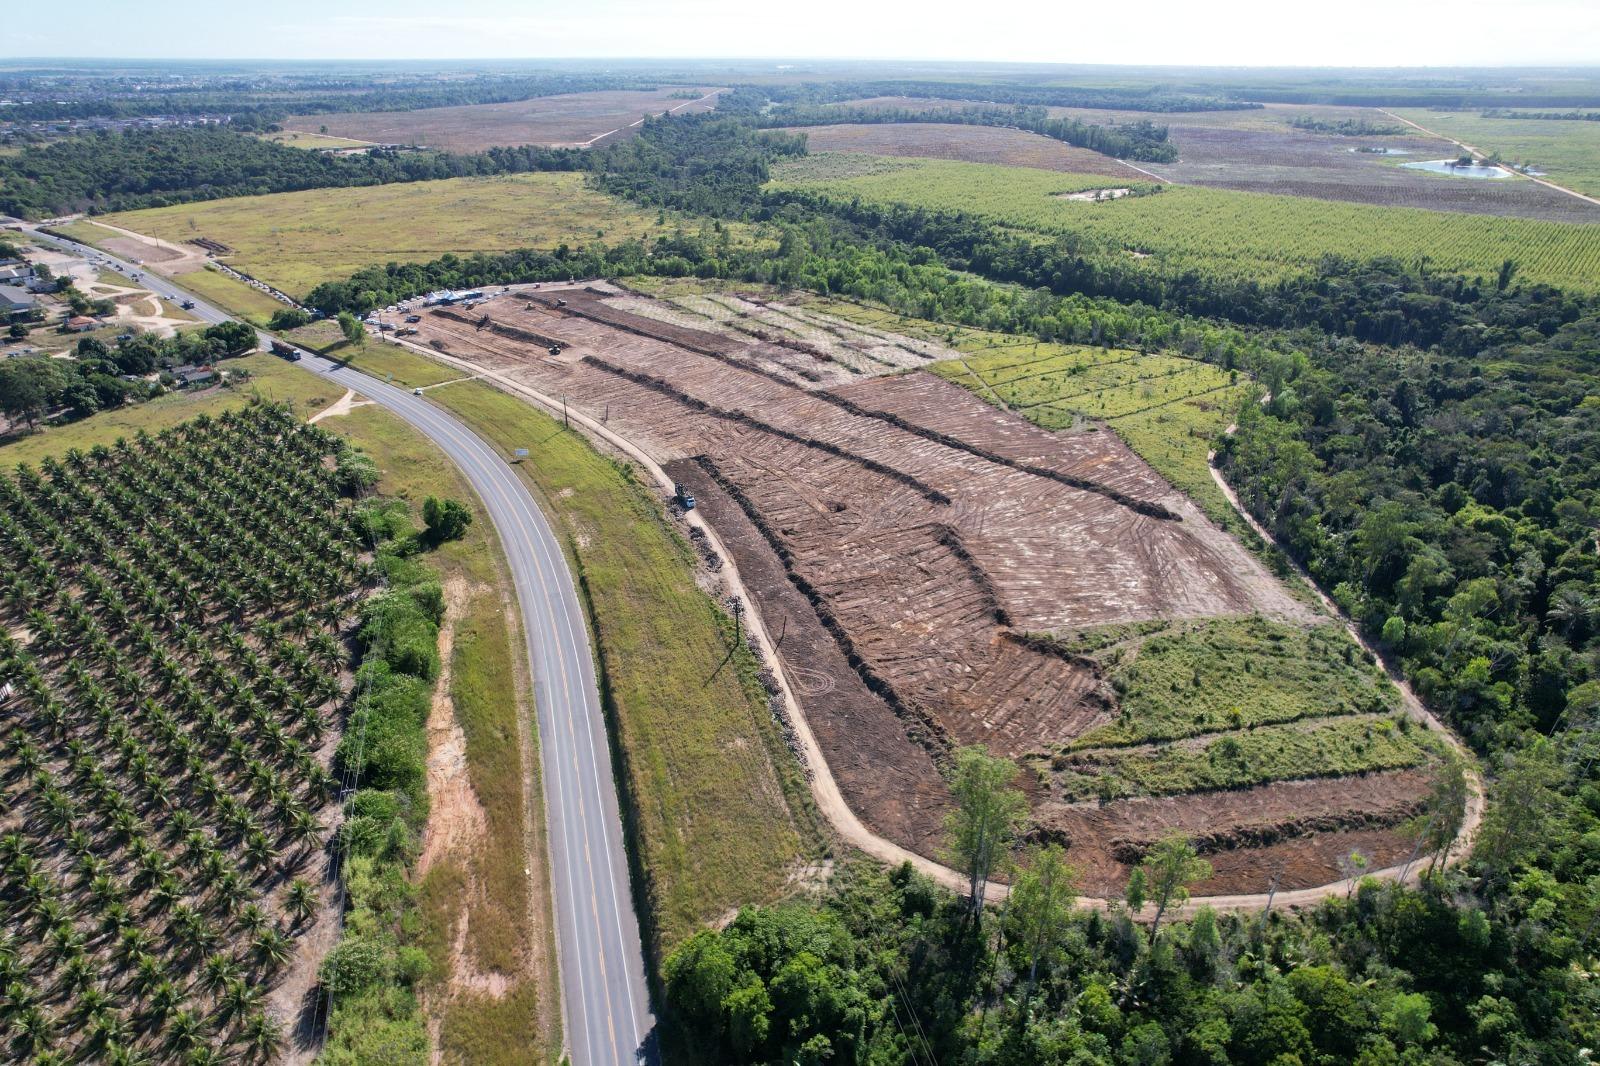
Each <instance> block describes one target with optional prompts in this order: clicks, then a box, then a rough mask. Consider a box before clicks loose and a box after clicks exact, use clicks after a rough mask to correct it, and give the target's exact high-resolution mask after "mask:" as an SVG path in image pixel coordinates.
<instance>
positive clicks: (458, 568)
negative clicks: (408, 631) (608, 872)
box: [321, 407, 560, 1066]
mask: <svg viewBox="0 0 1600 1066" xmlns="http://www.w3.org/2000/svg"><path fill="white" fill-rule="evenodd" d="M321 425H322V426H323V427H324V428H326V429H329V430H331V431H333V432H337V433H340V434H341V435H345V436H348V437H349V438H350V439H351V440H352V441H353V442H354V443H356V444H357V445H358V446H360V447H361V448H362V450H363V451H365V452H366V453H367V454H368V455H370V456H371V457H372V458H373V460H374V461H375V462H376V463H377V465H378V468H379V470H380V473H381V480H380V482H379V486H378V489H379V491H380V492H381V493H382V494H384V495H385V496H392V497H396V498H399V499H404V500H406V501H408V502H410V503H411V504H412V505H413V507H414V508H417V509H420V504H421V502H422V500H424V499H425V498H426V497H427V496H429V495H447V496H452V497H454V498H456V499H459V500H462V501H464V502H467V503H468V505H469V506H470V507H471V508H472V510H473V514H474V521H473V523H472V525H471V526H470V527H469V528H468V530H467V535H466V536H465V537H463V538H462V539H460V540H457V541H450V542H447V543H445V544H443V545H440V546H439V547H438V548H437V549H435V550H434V551H433V552H431V553H429V555H428V557H427V558H428V562H429V564H430V566H431V567H432V568H433V569H434V570H436V571H437V572H438V573H439V575H440V577H441V579H442V580H443V581H444V582H445V584H446V587H447V588H450V587H455V588H460V589H464V590H465V593H464V596H463V598H462V600H461V602H460V605H459V608H458V611H457V613H456V614H455V616H454V620H453V633H454V639H453V647H452V653H451V656H450V687H449V695H450V699H451V703H452V706H453V708H454V712H455V718H456V722H457V723H458V724H459V725H460V727H461V730H462V734H463V736H464V737H465V741H466V745H465V756H466V767H467V775H468V780H469V781H470V782H471V784H472V789H473V792H474V794H475V796H476V798H477V801H478V803H479V805H480V806H481V808H482V811H483V815H484V822H485V827H486V832H485V836H484V838H483V839H482V840H481V841H480V842H479V843H478V844H477V846H474V847H473V848H471V849H470V851H469V852H468V853H467V854H458V853H457V852H454V851H452V852H446V853H445V854H444V855H443V856H442V857H441V859H440V860H439V861H437V862H436V863H435V864H434V865H433V866H432V868H430V869H429V871H428V872H427V874H426V876H425V877H423V878H422V879H421V882H420V884H419V886H418V896H417V898H418V914H419V916H420V920H419V921H418V922H417V923H416V928H415V930H414V940H413V943H415V945H416V946H418V947H421V948H422V949H423V950H424V951H426V952H427V954H428V956H429V959H430V961H431V963H432V974H431V977H430V980H429V981H428V982H427V984H426V985H425V987H424V989H423V992H424V995H423V1001H424V1007H425V1010H426V1012H427V1013H428V1014H430V1015H431V1016H434V1017H436V1018H437V1020H438V1022H439V1032H440V1040H441V1044H442V1046H443V1047H444V1049H445V1052H446V1056H447V1061H450V1062H456V1063H462V1064H470V1066H480V1064H483V1066H488V1064H493V1063H500V1062H511V1061H520V1062H534V1061H548V1060H551V1059H552V1058H553V1057H554V1053H555V1049H558V1048H559V1047H560V1034H559V1025H560V1018H559V1013H560V1012H559V1009H558V1008H557V1007H556V1004H557V1003H558V1002H559V998H558V997H559V994H560V993H559V988H558V985H557V983H556V982H557V973H556V967H555V949H554V941H553V926H552V924H551V920H550V916H549V911H548V900H549V890H548V880H547V873H546V871H545V870H544V869H543V868H542V866H541V865H539V864H538V863H528V861H527V847H528V846H529V844H530V840H531V846H532V847H533V849H534V850H535V853H536V854H537V855H539V856H543V855H544V854H545V849H544V843H543V840H544V837H543V833H544V826H543V811H542V793H541V792H540V791H539V788H540V786H539V778H538V763H537V759H536V757H535V758H534V759H533V762H532V765H531V771H532V775H533V776H532V780H531V786H532V791H531V793H530V792H528V791H525V789H524V778H523V763H522V757H521V739H520V735H519V731H518V715H519V714H521V713H527V714H528V715H529V719H528V723H527V727H528V729H529V731H530V733H531V734H532V735H533V736H534V737H535V742H537V740H536V738H537V724H536V722H535V721H534V720H533V718H532V704H531V701H527V700H519V694H522V682H521V681H520V680H519V676H518V670H517V668H516V665H515V659H514V655H515V654H516V652H515V651H514V649H518V648H520V643H518V642H519V641H520V630H518V629H517V628H515V624H514V622H513V621H512V620H511V619H509V618H508V616H507V613H506V609H505V601H504V600H503V599H502V595H501V593H500V591H499V590H500V589H501V588H503V587H507V586H506V583H505V581H504V580H503V567H502V565H501V562H500V556H499V546H498V542H497V540H496V538H495V536H494V532H493V529H492V527H491V526H490V525H489V524H488V519H487V517H486V516H485V514H484V512H483V509H482V506H481V504H480V503H479V501H478V500H477V498H476V496H474V495H473V493H472V491H471V489H470V487H469V486H468V485H467V483H466V481H465V479H464V478H463V477H462V476H461V474H460V472H459V471H458V470H457V469H456V468H455V467H454V466H453V465H452V464H451V463H450V462H448V461H447V460H446V459H445V458H444V457H443V456H442V455H441V454H440V453H439V451H438V450H437V449H436V448H434V447H433V446H432V445H431V444H430V443H429V442H428V441H426V440H425V439H423V438H422V437H420V436H418V435H417V434H416V433H415V432H414V431H413V430H412V429H411V428H410V427H408V426H407V425H406V424H405V423H404V422H402V421H401V420H400V419H398V418H396V417H395V416H393V415H391V414H389V413H388V412H386V411H384V410H382V409H381V408H377V407H360V408H356V409H354V410H352V411H351V412H350V414H348V415H344V416H339V417H335V418H330V419H326V420H324V421H323V422H322V423H321ZM530 754H532V753H530ZM530 804H531V805H532V808H531V809H532V810H533V811H534V813H535V825H534V826H533V827H532V832H531V834H530V833H529V832H528V829H529V827H528V826H527V824H526V812H527V811H528V810H529V805H530ZM525 867H526V868H530V869H533V870H534V873H533V875H532V879H533V880H532V884H530V877H529V875H528V874H525V873H524V869H525ZM530 897H531V898H534V899H536V900H537V901H539V903H540V905H541V906H542V907H544V908H545V910H544V912H543V914H544V917H543V924H542V926H540V925H535V924H532V923H530V922H529V917H528V901H529V899H530ZM462 923H465V926H466V929H465V938H464V944H463V948H464V952H463V955H464V959H463V961H464V962H465V963H466V964H468V965H470V966H471V968H472V969H473V970H474V971H475V972H477V973H479V974H497V975H499V976H500V977H502V978H504V979H505V981H506V982H507V991H506V994H505V996H504V997H503V998H502V999H499V1000H496V999H493V998H491V997H487V996H484V995H480V994H476V993H473V992H470V991H466V990H463V989H462V988H461V987H459V986H457V985H454V984H452V983H451V977H452V968H453V966H454V965H455V960H454V958H453V954H452V952H453V948H454V946H455V944H456V942H457V935H458V933H459V932H460V930H461V925H462ZM509 1004H514V1005H515V1008H514V1009H513V1008H512V1007H511V1006H508V1005H509ZM508 1011H510V1012H511V1013H507V1012H508ZM546 1027H548V1029H549V1031H548V1032H546V1031H543V1030H544V1029H545V1028H546ZM513 1046H516V1047H519V1048H520V1049H521V1050H520V1055H521V1057H520V1058H507V1057H506V1056H507V1054H508V1053H509V1051H508V1049H509V1048H511V1047H513Z"/></svg>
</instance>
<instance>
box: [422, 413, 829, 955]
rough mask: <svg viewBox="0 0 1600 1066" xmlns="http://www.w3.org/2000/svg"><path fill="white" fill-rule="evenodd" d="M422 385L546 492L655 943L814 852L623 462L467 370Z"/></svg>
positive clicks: (761, 895)
mask: <svg viewBox="0 0 1600 1066" xmlns="http://www.w3.org/2000/svg"><path fill="white" fill-rule="evenodd" d="M431 395H432V398H433V399H434V400H435V401H436V402H438V403H441V404H443V405H444V406H446V407H448V408H450V409H451V410H452V411H454V412H455V413H456V414H457V415H459V416H461V417H462V418H463V419H465V420H466V421H467V422H468V423H469V424H470V425H472V426H473V428H474V429H476V430H477V431H478V432H479V433H481V434H483V435H484V436H486V437H487V438H488V439H489V440H491V441H493V442H494V443H495V444H497V445H498V446H499V447H500V448H501V449H502V450H503V451H504V452H506V453H507V454H509V453H510V451H511V450H512V449H514V448H517V447H527V448H529V449H530V450H531V452H532V455H531V457H530V458H529V459H528V460H526V461H524V462H523V463H521V464H519V470H520V472H521V474H522V475H523V476H524V477H526V478H527V479H528V481H529V482H530V484H531V485H532V486H533V487H534V488H535V489H536V490H537V492H538V493H539V494H540V495H541V496H542V497H543V498H544V499H545V500H546V501H547V504H548V506H549V508H550V510H551V511H552V513H553V516H554V518H555V525H556V529H557V534H558V536H560V537H561V538H562V540H563V542H564V543H565V544H566V546H567V549H568V552H569V554H570V556H571V559H572V562H573V565H574V568H575V570H576V571H577V572H578V573H579V574H580V575H581V582H582V584H583V588H584V591H585V593H586V597H587V600H588V602H589V606H590V609H591V621H592V623H593V624H594V628H595V631H596V634H595V635H596V643H597V647H598V651H599V658H600V664H601V667H602V673H603V676H604V681H603V683H602V685H603V689H604V691H603V696H604V697H605V699H606V702H607V705H608V713H609V714H610V716H611V717H612V719H613V721H612V723H611V724H612V727H613V730H614V732H615V735H616V737H617V739H618V741H619V742H620V747H621V751H622V765H623V784H624V786H625V801H626V803H627V805H628V807H629V816H628V820H629V823H630V824H629V829H630V832H631V834H632V837H633V841H634V844H635V849H634V850H635V854H636V856H637V857H638V858H640V859H642V865H643V877H644V880H645V886H644V893H645V896H646V904H647V907H648V914H647V915H645V920H646V925H647V928H648V929H649V933H648V934H647V935H650V936H651V938H652V941H653V943H652V945H651V946H652V948H654V949H655V952H656V958H660V957H662V955H663V954H664V953H665V951H668V950H670V949H671V948H672V947H673V946H675V945H676V944H678V943H679V942H681V941H682V940H683V939H684V938H685V937H687V936H688V935H689V934H691V933H692V932H694V931H695V930H696V929H698V928H700V927H701V926H702V925H703V924H704V923H705V922H707V921H710V920H712V919H715V918H717V917H719V916H720V915H722V914H724V913H726V912H727V911H728V910H729V909H731V908H734V907H737V906H739V905H741V904H745V903H750V902H754V901H758V900H768V899H771V898H773V897H774V896H775V895H777V894H778V893H779V892H781V891H782V889H783V886H784V884H785V881H786V878H787V876H788V874H789V873H790V872H791V870H792V868H793V866H794V864H795V863H796V862H797V861H799V860H800V859H802V858H803V857H805V856H807V855H809V854H814V853H815V851H816V850H817V848H818V830H817V828H816V824H815V819H814V814H813V812H812V810H811V807H810V796H809V792H808V791H807V789H806V787H805V783H804V781H803V779H802V778H801V775H800V773H799V769H798V766H797V765H796V763H795V761H794V759H793V758H792V757H791V756H790V754H789V753H788V751H787V750H786V749H785V748H784V747H783V745H782V743H781V740H780V738H779V736H778V733H777V730H776V728H775V726H774V723H773V722H772V719H771V717H770V715H769V713H768V711H767V708H766V705H765V703H766V701H765V695H764V692H763V691H762V689H761V687H760V684H759V682H758V681H757V680H756V676H755V674H756V669H757V667H756V663H755V661H754V658H753V656H751V655H750V654H749V652H748V651H747V650H746V649H744V648H743V646H742V645H739V646H736V647H735V648H734V654H733V656H732V661H731V662H728V661H726V660H728V658H729V649H730V646H732V632H731V623H730V622H729V620H728V618H727V616H726V615H725V614H724V613H723V612H722V611H721V610H719V609H718V608H717V606H716V605H715V604H713V603H712V601H711V600H709V599H708V598H707V597H706V595H705V594H704V593H703V592H702V591H701V590H700V589H699V587H698V586H697V585H696V584H695V580H694V572H693V555H692V551H691V549H690V548H689V546H688V545H687V543H686V542H685V541H684V539H683V538H682V537H680V536H679V535H678V533H677V531H676V530H675V529H674V528H673V527H672V526H671V525H669V524H668V521H667V519H666V517H665V515H664V513H663V511H662V508H661V505H660V503H659V502H658V501H657V500H656V499H655V497H654V495H653V493H651V492H650V491H648V490H647V489H646V488H645V487H643V486H642V485H640V484H639V483H638V481H637V480H636V478H635V475H634V474H633V471H632V470H631V468H629V467H626V466H624V465H621V464H619V463H616V462H614V461H612V460H609V459H607V458H605V457H603V456H601V455H600V454H599V453H598V452H596V451H595V450H594V449H593V448H592V447H590V446H589V445H588V444H587V443H586V442H585V441H584V440H583V439H582V438H581V437H579V436H577V435H576V434H573V433H570V432H566V431H563V430H562V428H561V425H560V423H558V422H556V421H554V420H552V419H550V418H548V417H546V416H545V415H543V414H542V413H540V412H538V411H535V410H534V409H533V408H531V407H529V406H528V405H527V404H525V403H523V402H521V401H520V400H517V399H516V398H514V397H512V396H509V395H507V394H505V393H501V392H498V391H496V390H495V389H493V388H490V387H489V386H487V385H484V384H482V383H479V382H467V383H460V384H453V385H446V386H444V387H442V388H440V389H437V390H435V391H434V392H433V393H432V394H431Z"/></svg>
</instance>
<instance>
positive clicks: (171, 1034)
mask: <svg viewBox="0 0 1600 1066" xmlns="http://www.w3.org/2000/svg"><path fill="white" fill-rule="evenodd" d="M205 1032H206V1023H205V1021H204V1020H203V1019H202V1018H201V1017H200V1015H199V1014H196V1013H195V1012H194V1011H192V1010H190V1009H189V1008H188V1007H180V1008H178V1009H177V1010H175V1011H173V1013H172V1017H171V1018H170V1019H168V1020H167V1042H168V1043H169V1044H171V1045H172V1046H173V1047H175V1048H178V1049H180V1050H181V1049H185V1048H193V1047H194V1046H195V1045H197V1044H198V1043H199V1042H200V1040H201V1039H202V1038H203V1037H204V1036H205Z"/></svg>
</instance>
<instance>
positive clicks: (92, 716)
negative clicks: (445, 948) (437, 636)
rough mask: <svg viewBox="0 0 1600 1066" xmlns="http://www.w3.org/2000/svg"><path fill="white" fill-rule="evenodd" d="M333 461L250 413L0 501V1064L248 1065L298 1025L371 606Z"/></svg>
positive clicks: (297, 433)
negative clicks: (43, 1060) (2, 989)
mask: <svg viewBox="0 0 1600 1066" xmlns="http://www.w3.org/2000/svg"><path fill="white" fill-rule="evenodd" d="M336 454H337V453H336V449H335V447H334V445H333V440H332V438H331V437H329V436H327V435H326V434H323V433H321V432H320V431H319V430H317V429H316V428H314V427H309V426H306V425H305V424H304V423H302V422H300V421H299V420H298V419H296V418H295V417H294V416H293V415H291V414H290V413H289V412H288V411H287V410H286V409H284V408H281V407H275V406H270V405H257V406H253V407H251V408H249V409H248V410H246V411H243V412H228V413H225V414H224V415H223V416H222V417H220V418H216V419H208V418H196V419H194V420H192V421H190V422H187V423H185V424H184V425H182V426H179V427H172V428H169V429H167V430H164V431H162V432H161V433H159V434H157V435H155V436H140V437H138V438H137V439H135V440H131V441H130V440H127V439H124V440H122V441H120V442H119V443H117V444H116V445H114V446H111V447H104V446H97V447H94V448H92V449H90V450H89V451H81V450H73V451H71V452H69V453H67V454H66V456H65V458H64V459H63V460H61V461H57V460H54V459H49V460H45V461H41V463H40V464H39V466H38V468H37V469H35V468H33V467H22V468H19V469H18V470H17V471H15V472H14V473H12V474H9V475H7V476H4V477H0V496H3V497H4V499H5V506H4V507H3V508H0V558H3V559H4V564H3V568H0V569H3V572H4V573H5V575H6V576H5V580H4V587H3V590H0V617H3V620H4V628H3V630H0V678H3V679H4V682H5V687H4V692H5V696H4V698H3V700H0V730H3V734H4V748H3V754H0V793H3V797H4V798H3V803H0V811H3V812H4V813H3V814H0V881H3V883H4V885H5V888H4V891H3V892H0V899H3V900H4V903H3V904H0V967H3V968H4V972H5V973H4V976H5V981H6V985H7V998H8V1005H7V1008H8V1009H7V1014H8V1018H7V1035H8V1043H9V1045H10V1047H11V1049H12V1050H13V1051H14V1052H17V1051H20V1052H21V1053H22V1054H23V1055H24V1056H42V1055H44V1054H45V1053H46V1052H53V1053H54V1054H55V1055H56V1056H57V1060H58V1061H67V1060H73V1059H79V1060H85V1061H87V1060H95V1061H130V1059H131V1057H143V1058H147V1059H154V1058H161V1059H170V1058H173V1057H176V1056H180V1055H187V1056H190V1058H191V1060H192V1059H193V1056H194V1055H195V1054H196V1053H197V1052H196V1050H195V1049H211V1050H212V1051H213V1052H216V1053H221V1054H222V1055H226V1056H228V1057H232V1056H234V1055H244V1056H246V1057H260V1058H270V1057H272V1056H273V1055H275V1054H276V1053H277V1052H278V1051H279V1050H280V1049H281V1048H282V1047H283V1046H284V1045H285V1041H286V1039H287V1037H288V1034H289V1031H290V1029H291V1028H294V1027H296V1026H297V1025H298V1024H299V1023H300V1021H301V1019H300V1015H301V1013H302V1011H303V1010H314V1009H315V1005H314V1004H315V1002H316V1001H318V997H310V996H308V993H309V992H310V990H311V988H312V987H313V985H314V983H315V981H316V971H317V965H318V962H319V961H320V958H321V954H322V953H323V952H325V951H326V950H327V948H328V946H329V945H330V943H331V941H332V939H333V937H334V936H336V935H337V921H336V918H335V917H334V915H333V913H332V912H333V891H332V883H331V882H330V881H329V880H328V878H327V871H326V870H325V869H324V865H325V859H324V856H323V849H324V846H325V845H326V844H327V842H328V838H329V834H330V833H331V831H332V826H333V823H334V821H335V820H336V813H337V807H336V805H335V803H334V801H335V799H336V797H337V794H338V791H339V788H338V783H337V781H336V779H335V777H334V775H333V773H332V772H331V770H330V758H331V755H332V748H333V741H334V739H335V738H336V736H337V733H338V731H339V727H340V721H341V715H342V709H343V704H344V701H345V699H346V697H347V695H348V692H349V689H350V674H349V665H350V663H349V660H350V650H349V643H350V641H351V638H352V631H353V628H354V621H355V608H356V606H357V604H358V602H359V600H360V597H361V596H362V595H363V590H364V589H365V588H366V587H367V585H368V583H369V581H370V578H371V571H370V567H369V564H368V563H367V562H366V561H364V559H363V556H362V554H361V545H360V544H359V542H358V541H357V539H356V537H355V534H354V529H353V526H352V524H351V523H350V521H349V512H348V509H347V506H346V504H345V503H344V502H343V501H342V499H341V496H340V493H339V491H338V483H339V474H338V471H337V470H336V468H335V466H334V464H333V462H332V460H333V458H334V456H335V455H336ZM211 1061H215V1057H213V1058H212V1059H211Z"/></svg>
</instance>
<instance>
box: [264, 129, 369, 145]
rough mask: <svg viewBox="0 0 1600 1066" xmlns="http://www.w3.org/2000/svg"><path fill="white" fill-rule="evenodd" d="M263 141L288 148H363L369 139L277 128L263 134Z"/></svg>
mask: <svg viewBox="0 0 1600 1066" xmlns="http://www.w3.org/2000/svg"><path fill="white" fill-rule="evenodd" d="M261 139H262V140H264V141H275V142H276V143H278V144H281V145H285V146H287V147H289V148H364V147H366V146H367V145H369V144H371V143H372V142H371V141H355V140H351V139H350V138H349V137H331V136H329V135H328V134H325V133H310V132H307V131H305V130H279V131H278V132H277V133H268V134H264V135H263V136H262V138H261Z"/></svg>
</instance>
